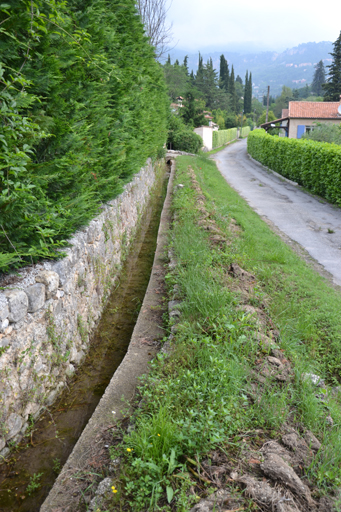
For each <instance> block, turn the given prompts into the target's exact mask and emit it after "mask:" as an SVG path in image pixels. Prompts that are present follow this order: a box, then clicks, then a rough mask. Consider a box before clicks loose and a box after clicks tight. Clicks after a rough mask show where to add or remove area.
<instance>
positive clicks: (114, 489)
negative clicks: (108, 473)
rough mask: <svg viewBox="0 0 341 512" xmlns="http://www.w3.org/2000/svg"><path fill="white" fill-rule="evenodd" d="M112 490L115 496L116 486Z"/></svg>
mask: <svg viewBox="0 0 341 512" xmlns="http://www.w3.org/2000/svg"><path fill="white" fill-rule="evenodd" d="M111 489H112V492H113V493H114V494H115V492H117V489H116V488H115V486H114V485H113V486H112V488H111Z"/></svg>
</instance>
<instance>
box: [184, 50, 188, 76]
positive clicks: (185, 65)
mask: <svg viewBox="0 0 341 512" xmlns="http://www.w3.org/2000/svg"><path fill="white" fill-rule="evenodd" d="M183 67H184V68H185V69H186V75H187V76H188V55H186V56H185V58H184V63H183Z"/></svg>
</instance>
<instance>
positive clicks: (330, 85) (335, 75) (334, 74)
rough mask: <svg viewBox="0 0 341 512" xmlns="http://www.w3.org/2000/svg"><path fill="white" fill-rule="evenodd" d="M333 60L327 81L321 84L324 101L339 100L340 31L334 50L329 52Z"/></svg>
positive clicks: (340, 76) (340, 88) (340, 91)
mask: <svg viewBox="0 0 341 512" xmlns="http://www.w3.org/2000/svg"><path fill="white" fill-rule="evenodd" d="M330 55H331V56H332V57H333V62H332V64H331V65H330V66H327V67H328V68H329V76H328V78H327V82H326V83H325V84H323V86H322V88H323V90H324V91H325V92H324V101H339V99H340V94H341V32H340V35H339V37H338V38H337V39H336V41H335V43H334V51H333V52H331V53H330Z"/></svg>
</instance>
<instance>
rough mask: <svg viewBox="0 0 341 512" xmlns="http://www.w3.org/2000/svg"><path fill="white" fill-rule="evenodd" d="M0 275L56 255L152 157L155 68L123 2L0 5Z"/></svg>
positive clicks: (51, 0)
mask: <svg viewBox="0 0 341 512" xmlns="http://www.w3.org/2000/svg"><path fill="white" fill-rule="evenodd" d="M0 22H1V32H2V34H1V43H0V52H1V55H2V63H1V67H0V80H1V91H0V105H1V118H2V123H1V127H0V143H1V150H2V153H1V162H0V194H1V195H0V211H1V225H0V268H1V269H2V270H4V269H7V268H8V267H9V265H10V264H12V265H13V264H15V265H23V264H25V262H27V261H29V262H30V261H36V260H37V259H38V258H41V257H48V258H54V257H57V256H58V252H57V251H56V249H57V248H58V247H60V246H62V245H65V244H66V239H67V238H68V237H69V236H70V235H71V234H72V233H73V232H74V231H75V230H76V229H77V228H79V227H80V226H82V225H84V224H86V223H87V222H88V221H89V219H90V218H91V217H92V216H94V215H95V214H96V213H97V211H98V207H99V205H100V204H101V203H102V202H104V201H107V200H109V199H111V198H113V197H114V196H115V195H117V194H118V193H119V192H120V191H121V190H122V186H123V184H124V183H125V182H127V181H129V180H130V179H131V177H132V175H133V174H134V173H136V172H137V171H138V170H139V168H140V167H141V166H142V165H143V164H144V163H145V161H146V159H147V157H156V156H157V154H158V152H160V150H161V148H162V146H163V144H164V142H165V139H166V123H167V115H168V114H167V96H166V93H165V87H164V80H163V74H162V70H161V68H160V65H159V64H158V63H157V62H156V61H155V57H154V51H153V48H152V47H151V46H150V45H149V44H148V40H147V38H146V37H145V35H144V29H143V26H142V24H141V22H140V19H139V17H138V16H137V14H136V9H135V5H134V1H133V0H127V1H125V2H124V3H121V2H119V1H118V0H110V1H109V0H82V1H81V0H69V2H65V1H59V0H34V1H29V0H13V1H12V2H11V4H10V5H8V4H7V5H5V4H2V6H1V8H0Z"/></svg>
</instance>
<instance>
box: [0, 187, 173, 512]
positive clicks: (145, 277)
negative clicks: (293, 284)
mask: <svg viewBox="0 0 341 512" xmlns="http://www.w3.org/2000/svg"><path fill="white" fill-rule="evenodd" d="M165 192H166V182H165V180H164V179H163V178H162V179H160V180H159V185H158V188H156V189H155V190H154V191H153V197H152V199H151V201H150V203H149V205H148V206H147V208H146V210H145V213H144V215H143V218H142V220H141V224H140V228H139V229H138V231H137V234H136V237H135V240H134V242H133V244H132V246H131V248H130V252H129V254H128V256H127V259H126V262H125V264H124V266H123V269H122V272H121V274H120V279H119V282H118V283H117V285H116V287H115V290H113V291H112V294H111V297H110V298H109V300H108V303H107V306H106V308H105V311H104V313H103V315H102V318H101V320H100V323H99V325H98V327H97V329H96V332H95V333H94V337H93V340H92V343H91V348H90V351H89V353H88V355H87V357H86V360H85V362H84V363H83V364H82V366H81V367H80V368H79V369H78V371H77V375H76V376H75V377H74V379H73V380H72V381H70V383H69V387H68V390H67V391H66V392H65V393H64V394H63V395H62V396H61V397H60V399H59V400H58V401H57V403H56V404H55V405H54V406H53V407H52V408H51V409H50V410H49V411H47V412H46V414H45V415H44V416H43V417H42V418H41V419H40V420H39V422H38V423H37V424H36V425H34V426H32V431H31V432H29V433H28V435H27V437H26V438H25V439H24V442H23V443H21V445H20V446H19V447H18V449H17V450H16V451H15V452H14V453H13V456H12V457H11V458H10V460H9V462H8V463H7V464H5V463H3V464H1V465H0V511H1V512H36V511H38V510H39V509H40V506H41V504H42V502H43V501H44V499H45V498H46V496H47V494H48V492H49V490H50V489H51V487H52V485H53V483H54V481H55V479H56V478H57V475H58V472H59V471H60V469H61V468H62V466H63V464H64V463H65V461H66V460H67V458H68V456H69V454H70V452H71V451H72V449H73V447H74V446H75V444H76V442H77V440H78V438H79V437H80V435H81V433H82V431H83V429H84V427H85V426H86V424H87V422H88V421H89V419H90V417H91V416H92V414H93V412H94V410H95V409H96V406H97V404H98V402H99V401H100V399H101V397H102V395H103V393H104V392H105V390H106V388H107V386H108V384H109V382H110V380H111V378H112V375H113V373H114V372H115V370H116V369H117V368H118V367H119V365H120V363H121V361H122V360H123V358H124V356H125V354H126V351H127V348H128V345H129V342H130V339H131V335H132V332H133V329H134V326H135V323H136V321H137V318H138V314H139V310H140V307H141V304H142V301H143V297H144V295H145V291H146V288H147V285H148V282H149V279H150V272H151V268H152V264H153V260H154V252H155V247H156V240H157V233H158V226H159V220H160V214H161V210H162V205H163V201H164V197H165ZM120 405H121V404H120ZM110 414H111V410H110ZM93 470H94V471H95V469H94V468H93ZM34 474H42V475H41V477H40V479H39V483H40V488H39V489H36V490H35V491H34V492H33V493H32V494H31V495H29V493H28V490H27V486H28V484H29V481H30V478H31V477H32V476H33V475H34Z"/></svg>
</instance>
